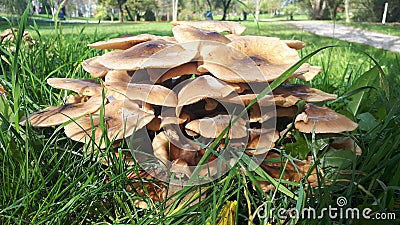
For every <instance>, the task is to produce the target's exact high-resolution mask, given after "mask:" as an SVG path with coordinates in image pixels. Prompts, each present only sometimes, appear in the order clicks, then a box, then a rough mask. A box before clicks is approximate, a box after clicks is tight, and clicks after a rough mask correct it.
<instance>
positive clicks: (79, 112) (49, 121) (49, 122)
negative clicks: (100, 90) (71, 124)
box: [20, 96, 106, 127]
mask: <svg viewBox="0 0 400 225" xmlns="http://www.w3.org/2000/svg"><path fill="white" fill-rule="evenodd" d="M104 101H106V100H104ZM102 102H103V99H102V97H101V96H93V97H91V98H90V99H89V100H88V101H87V102H83V103H74V104H67V105H62V106H50V107H47V108H45V109H43V110H41V111H39V112H37V113H34V114H32V115H30V116H29V122H30V124H31V125H32V126H33V127H51V126H56V125H60V124H63V123H65V122H68V121H69V120H71V119H75V118H79V117H81V116H83V115H87V114H90V113H93V112H95V111H97V110H98V109H99V108H100V106H101V104H102ZM25 123H26V118H24V119H22V120H21V122H20V124H22V125H24V124H25Z"/></svg>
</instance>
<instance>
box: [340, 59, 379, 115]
mask: <svg viewBox="0 0 400 225" xmlns="http://www.w3.org/2000/svg"><path fill="white" fill-rule="evenodd" d="M379 73H380V70H379V68H378V67H377V66H374V67H373V68H372V69H370V70H368V71H367V72H365V73H364V74H362V75H361V76H360V77H359V78H357V80H355V81H354V82H353V84H352V86H351V87H350V88H349V90H348V93H349V92H352V91H355V90H357V89H360V88H364V87H366V86H373V87H379V86H378V84H379ZM369 91H370V90H364V91H360V92H358V93H355V94H354V95H353V96H352V100H351V101H350V102H349V108H350V111H351V112H352V113H353V115H354V116H355V115H357V112H358V110H359V109H360V106H361V103H362V101H363V100H364V99H365V96H366V94H367V93H368V92H369ZM346 94H347V93H346Z"/></svg>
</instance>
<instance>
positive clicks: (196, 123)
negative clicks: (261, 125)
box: [185, 115, 247, 138]
mask: <svg viewBox="0 0 400 225" xmlns="http://www.w3.org/2000/svg"><path fill="white" fill-rule="evenodd" d="M232 120H233V118H232V116H230V115H217V116H214V117H206V118H202V119H197V120H192V121H190V122H189V123H188V124H186V126H185V130H186V132H187V133H188V134H189V135H191V136H197V135H201V136H203V137H206V138H216V137H218V135H220V134H221V133H222V131H223V130H224V129H225V128H226V127H228V126H229V124H231V123H232ZM246 136H247V127H246V121H245V120H243V119H242V118H239V119H238V121H236V122H235V123H233V124H232V127H231V129H230V130H229V138H243V137H246Z"/></svg>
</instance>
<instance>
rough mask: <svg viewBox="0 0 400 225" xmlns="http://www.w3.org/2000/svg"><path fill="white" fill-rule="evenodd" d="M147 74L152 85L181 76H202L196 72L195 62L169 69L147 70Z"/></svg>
mask: <svg viewBox="0 0 400 225" xmlns="http://www.w3.org/2000/svg"><path fill="white" fill-rule="evenodd" d="M147 72H148V74H149V76H150V81H152V82H154V83H162V82H164V81H166V80H168V79H171V78H175V77H180V76H182V75H192V74H196V75H200V74H202V73H201V72H199V71H197V63H196V62H189V63H185V64H182V65H179V66H177V67H174V68H171V69H157V68H149V69H147Z"/></svg>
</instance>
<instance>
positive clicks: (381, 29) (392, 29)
mask: <svg viewBox="0 0 400 225" xmlns="http://www.w3.org/2000/svg"><path fill="white" fill-rule="evenodd" d="M340 23H341V24H343V25H346V26H351V27H354V28H360V29H363V30H369V31H375V32H378V33H382V34H388V35H394V36H400V23H386V24H382V23H369V22H363V23H361V22H351V23H345V22H344V21H340Z"/></svg>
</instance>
